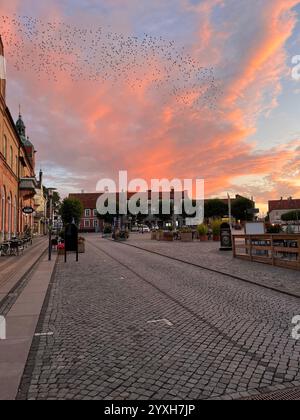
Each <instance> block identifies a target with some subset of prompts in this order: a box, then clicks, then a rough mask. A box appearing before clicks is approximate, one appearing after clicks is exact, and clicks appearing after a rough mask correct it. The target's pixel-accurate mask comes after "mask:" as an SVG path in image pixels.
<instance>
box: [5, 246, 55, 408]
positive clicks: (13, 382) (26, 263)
mask: <svg viewBox="0 0 300 420" xmlns="http://www.w3.org/2000/svg"><path fill="white" fill-rule="evenodd" d="M46 249H47V240H46V239H44V238H42V239H37V240H36V241H35V243H34V245H33V246H32V247H30V248H28V249H27V250H26V252H25V253H24V256H22V257H19V258H17V257H9V258H8V259H3V260H2V261H1V263H0V269H2V268H3V267H5V269H3V271H1V282H0V291H1V294H0V316H4V317H5V320H6V339H5V340H0V400H13V399H15V398H16V396H17V393H18V388H19V384H20V381H21V378H22V375H23V372H24V368H25V365H26V361H27V357H28V354H29V350H30V347H31V343H32V339H33V336H34V333H35V329H36V326H37V323H38V320H39V315H40V311H41V308H42V305H43V302H44V298H45V295H46V292H47V289H48V285H49V281H50V278H51V274H52V271H53V268H54V264H55V259H54V260H53V261H52V262H51V263H49V262H48V258H47V255H45V254H44V251H45V250H46Z"/></svg>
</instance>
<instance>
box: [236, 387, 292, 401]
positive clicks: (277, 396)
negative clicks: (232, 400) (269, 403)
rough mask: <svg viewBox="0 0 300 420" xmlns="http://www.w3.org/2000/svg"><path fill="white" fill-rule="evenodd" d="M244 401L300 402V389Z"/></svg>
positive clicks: (256, 396) (289, 389) (267, 394)
mask: <svg viewBox="0 0 300 420" xmlns="http://www.w3.org/2000/svg"><path fill="white" fill-rule="evenodd" d="M242 399H243V400H260V401H266V400H273V401H283V400H290V401H300V387H296V388H288V389H282V390H280V391H274V392H271V393H266V394H260V395H254V396H253V397H247V398H242Z"/></svg>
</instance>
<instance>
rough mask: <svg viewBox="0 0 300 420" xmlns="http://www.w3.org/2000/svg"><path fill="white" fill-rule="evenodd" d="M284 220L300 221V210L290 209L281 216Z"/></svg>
mask: <svg viewBox="0 0 300 420" xmlns="http://www.w3.org/2000/svg"><path fill="white" fill-rule="evenodd" d="M281 220H283V221H284V222H297V221H300V211H290V212H288V213H285V214H283V215H282V216H281Z"/></svg>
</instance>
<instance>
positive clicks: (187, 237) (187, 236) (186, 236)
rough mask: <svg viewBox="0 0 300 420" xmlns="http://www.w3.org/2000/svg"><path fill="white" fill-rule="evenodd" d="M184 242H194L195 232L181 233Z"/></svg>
mask: <svg viewBox="0 0 300 420" xmlns="http://www.w3.org/2000/svg"><path fill="white" fill-rule="evenodd" d="M180 238H181V240H182V242H193V232H185V233H181V234H180Z"/></svg>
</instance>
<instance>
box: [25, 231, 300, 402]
mask: <svg viewBox="0 0 300 420" xmlns="http://www.w3.org/2000/svg"><path fill="white" fill-rule="evenodd" d="M96 247H97V248H96ZM111 256H112V257H113V258H111ZM116 260H117V261H116ZM299 313H300V301H299V299H297V298H293V297H289V296H285V295H282V294H280V293H277V292H273V291H269V290H266V289H263V288H260V287H259V286H254V285H250V284H246V283H242V282H239V281H238V280H233V279H232V280H231V279H229V278H228V277H224V276H221V275H218V274H214V273H210V272H207V271H203V270H200V269H198V268H196V267H192V266H187V265H184V264H182V263H179V262H175V261H171V260H168V259H166V258H164V257H160V256H157V255H152V254H149V253H146V252H144V251H142V250H137V249H135V248H130V247H127V246H124V245H121V244H116V243H113V242H109V241H105V240H102V239H100V238H99V236H89V237H88V243H87V252H86V254H85V255H82V256H81V258H80V263H78V264H76V263H75V262H74V257H70V260H69V262H68V263H67V264H64V263H63V261H62V260H60V261H59V263H58V266H57V271H56V275H55V278H54V280H53V285H52V289H51V290H50V292H49V295H48V298H47V302H46V303H45V305H44V310H43V314H42V316H41V319H40V323H39V327H38V333H42V334H47V335H43V336H39V337H35V339H34V342H33V346H32V349H31V352H30V356H29V359H28V363H27V366H26V369H25V373H24V376H23V381H22V383H21V388H20V392H19V396H18V398H20V399H24V398H28V399H93V398H95V399H117V400H119V399H208V398H225V399H227V398H228V399H229V398H241V397H247V396H249V395H251V394H252V395H255V394H257V393H258V392H260V391H272V390H276V389H279V388H280V387H285V386H289V387H291V386H297V385H298V386H299V385H300V368H299V350H300V341H295V340H293V339H292V338H291V329H292V325H291V320H292V317H293V316H295V315H297V314H299ZM159 320H160V321H159ZM152 321H158V322H152Z"/></svg>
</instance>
